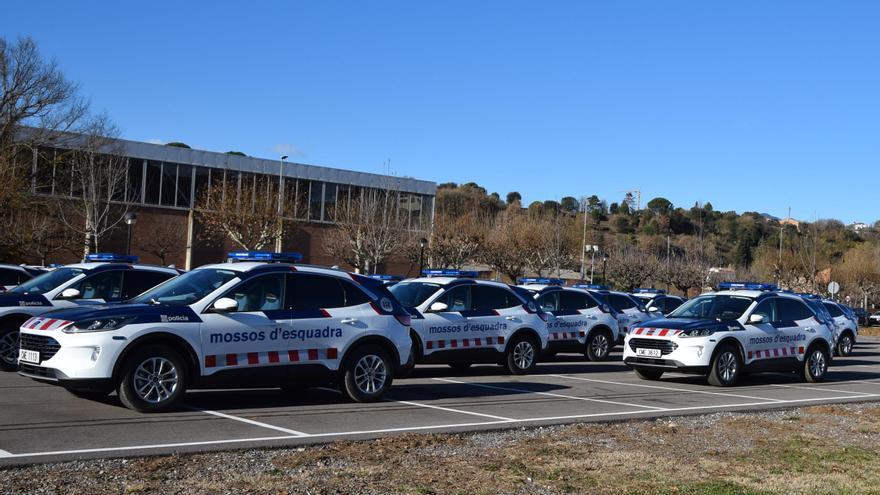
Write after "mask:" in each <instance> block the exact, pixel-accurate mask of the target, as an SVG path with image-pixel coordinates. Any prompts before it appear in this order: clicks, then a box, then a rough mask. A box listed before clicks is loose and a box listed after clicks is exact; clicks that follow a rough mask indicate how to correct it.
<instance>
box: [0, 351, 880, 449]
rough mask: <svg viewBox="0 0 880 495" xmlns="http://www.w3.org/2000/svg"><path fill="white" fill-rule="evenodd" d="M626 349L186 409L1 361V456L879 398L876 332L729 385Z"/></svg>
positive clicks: (262, 393) (243, 396)
mask: <svg viewBox="0 0 880 495" xmlns="http://www.w3.org/2000/svg"><path fill="white" fill-rule="evenodd" d="M619 359H620V355H619V353H615V354H613V355H612V360H610V361H607V362H602V363H588V362H584V361H583V360H582V358H580V357H579V356H575V355H561V356H557V357H556V358H555V359H554V360H553V361H552V362H548V363H542V364H540V365H539V366H538V370H537V373H536V374H534V375H528V376H519V377H514V376H507V375H504V374H502V373H501V369H500V368H499V367H496V366H480V367H474V368H472V369H471V370H468V371H466V372H463V373H462V372H457V371H454V370H452V369H451V368H448V367H445V366H430V367H423V368H417V370H416V372H415V374H414V376H413V377H411V378H408V379H403V380H398V381H396V382H395V385H394V387H393V389H392V391H391V393H390V394H389V396H388V398H387V400H385V401H383V402H380V403H375V404H352V403H348V402H344V401H343V400H342V397H341V396H340V395H339V394H338V393H336V392H335V391H332V390H329V389H316V390H310V391H307V392H304V393H302V394H290V393H285V392H282V391H281V390H277V389H255V390H211V391H194V392H191V393H189V395H188V396H187V399H186V401H185V402H186V406H185V409H183V410H181V411H179V412H174V413H167V414H158V415H143V414H139V413H136V412H133V411H131V410H128V409H126V408H124V407H122V406H121V404H120V403H119V402H118V400H117V399H116V397H115V396H111V397H110V398H108V400H107V401H106V402H92V401H88V400H83V399H78V398H75V397H73V396H71V395H69V394H68V393H67V392H66V391H65V390H63V389H61V388H58V387H53V386H50V385H43V384H40V383H37V382H34V381H31V380H29V379H26V378H23V377H20V376H18V375H17V374H14V373H3V374H0V390H2V395H0V397H2V403H0V465H13V464H27V463H33V462H49V461H62V460H70V459H84V458H95V457H118V456H131V455H142V454H161V453H172V452H194V451H204V450H218V449H230V448H245V447H259V446H282V445H284V446H290V445H303V444H309V443H315V442H328V441H333V440H339V439H363V438H374V437H378V436H382V435H389V434H396V433H405V432H411V433H412V432H426V433H427V432H453V431H473V430H482V429H497V428H506V427H519V426H526V425H538V424H556V423H570V422H585V421H594V422H600V421H613V420H621V419H628V418H648V417H656V416H671V415H682V414H699V413H708V412H715V411H732V410H755V409H768V408H779V407H794V406H801V405H815V404H819V403H832V402H847V401H870V400H878V399H880V339H877V338H864V339H863V340H862V342H860V344H859V345H858V346H857V347H856V349H855V351H854V353H853V355H852V356H850V357H848V358H839V359H837V360H835V362H834V364H833V366H832V368H831V369H830V371H829V375H828V380H827V381H826V382H824V383H821V384H806V383H803V382H801V381H800V380H799V379H798V378H797V377H796V376H795V375H794V374H791V373H788V374H760V375H753V376H748V377H745V378H744V380H743V381H742V382H741V384H740V385H739V386H738V387H735V388H723V389H722V388H715V387H710V386H709V385H707V384H706V383H705V381H704V380H703V379H701V378H700V377H693V376H686V375H678V374H669V375H666V376H664V377H663V379H662V380H661V381H659V382H646V381H642V380H639V379H638V378H637V377H636V376H635V375H634V374H633V373H632V372H630V371H629V370H627V369H626V367H625V366H624V365H623V364H622V363H621V362H620V361H619Z"/></svg>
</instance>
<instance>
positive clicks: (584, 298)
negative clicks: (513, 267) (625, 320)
mask: <svg viewBox="0 0 880 495" xmlns="http://www.w3.org/2000/svg"><path fill="white" fill-rule="evenodd" d="M518 282H519V284H520V285H519V287H521V288H523V289H524V290H527V291H529V292H530V293H531V294H533V297H534V299H535V302H537V303H538V307H539V308H541V309H543V310H544V311H545V312H547V313H550V314H551V315H552V317H551V318H550V320H549V321H548V322H547V334H548V336H549V339H550V345H549V348H548V352H547V355H553V354H556V353H557V352H576V353H578V354H584V355H585V356H586V358H587V359H588V360H590V361H602V360H603V359H606V358H607V357H608V355H609V354H610V352H611V348H612V347H614V344H615V342H617V340H618V333H619V330H618V324H617V319H616V318H615V317H614V315H612V314H611V308H610V307H609V306H608V305H607V304H606V303H604V302H600V301H598V300H597V299H596V298H595V297H594V296H593V295H592V294H590V292H589V291H587V290H585V289H576V288H573V287H563V286H562V280H558V279H551V278H521V279H519V281H518ZM620 337H621V338H622V335H621V336H620Z"/></svg>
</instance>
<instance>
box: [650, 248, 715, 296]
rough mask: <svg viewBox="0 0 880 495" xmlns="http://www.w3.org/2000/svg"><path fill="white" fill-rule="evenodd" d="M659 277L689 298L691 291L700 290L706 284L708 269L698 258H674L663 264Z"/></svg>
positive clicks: (658, 273)
mask: <svg viewBox="0 0 880 495" xmlns="http://www.w3.org/2000/svg"><path fill="white" fill-rule="evenodd" d="M657 276H658V278H659V279H660V280H661V281H662V282H664V283H666V284H669V285H670V286H672V287H675V288H676V289H678V290H680V291H681V292H682V293H684V295H685V296H687V295H688V291H689V290H690V289H700V288H702V287H703V285H704V284H705V283H706V276H707V268H706V265H705V263H703V262H702V261H700V260H699V259H698V258H697V257H694V256H673V257H671V258H670V259H668V260H666V262H664V263H661V266H660V268H659V270H658V272H657Z"/></svg>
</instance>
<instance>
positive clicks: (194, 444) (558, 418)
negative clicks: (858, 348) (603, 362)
mask: <svg viewBox="0 0 880 495" xmlns="http://www.w3.org/2000/svg"><path fill="white" fill-rule="evenodd" d="M514 390H516V389H514ZM516 391H518V392H524V390H516ZM865 397H880V394H870V395H853V396H844V397H816V398H812V399H792V400H781V401H779V403H774V405H780V404H800V403H807V402H821V401H842V400H850V399H852V400H858V399H864V398H865ZM766 405H768V403H767V402H763V401H762V402H746V403H739V404H725V405H720V406H693V407H671V408H665V409H660V410H657V411H650V410H648V411H646V410H638V411H617V412H608V413H591V414H575V415H571V416H545V417H539V418H524V419H514V420H511V421H485V422H477V423H453V424H445V425H426V426H410V427H402V428H384V429H377V430H359V431H343V432H328V433H314V434H303V435H288V436H277V437H256V438H234V439H227V440H207V441H200V442H181V443H167V444H153V445H131V446H126V447H101V448H93V449H78V450H56V451H46V452H29V453H22V454H12V453H9V455H8V456H7V457H5V458H7V459H10V458H26V457H46V456H52V455H74V454H89V453H99V452H125V451H136V450H152V449H162V448H180V447H199V446H208V445H220V444H229V445H235V444H240V443H247V442H269V441H276V440H302V439H307V438H326V437H350V436H357V435H377V434H382V433H395V432H405V431H429V430H436V429H443V428H449V429H451V428H468V427H479V426H491V425H510V424H516V423H531V422H538V421H561V420H567V419H571V420H574V419H586V418H599V417H608V418H612V417H617V416H626V415H644V414H651V413H656V412H663V413H669V412H685V411H699V410H706V409H715V410H724V409H732V408H737V407H753V406H766Z"/></svg>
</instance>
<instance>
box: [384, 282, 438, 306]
mask: <svg viewBox="0 0 880 495" xmlns="http://www.w3.org/2000/svg"><path fill="white" fill-rule="evenodd" d="M388 290H389V291H391V293H392V294H394V297H396V298H397V300H398V301H400V304H402V305H403V306H404V307H407V308H414V307H416V306H418V305H420V304H422V303H423V302H425V301H426V300H427V299H428V298H429V297H431V296H432V295H434V294H436V293H437V291H438V290H440V284H429V283H427V282H401V283H399V284H397V285H394V286H391V287H389V288H388Z"/></svg>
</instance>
